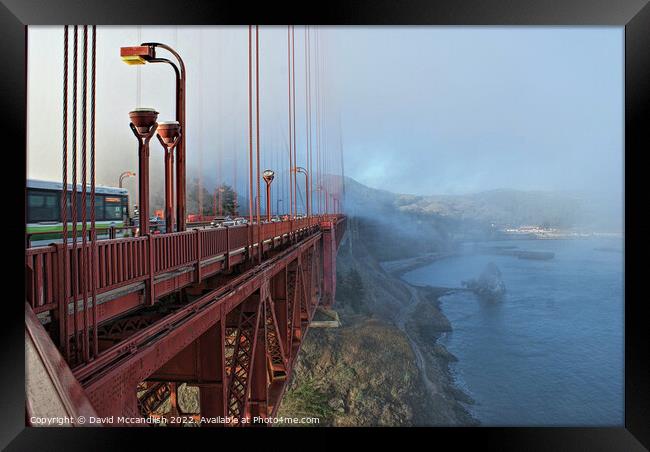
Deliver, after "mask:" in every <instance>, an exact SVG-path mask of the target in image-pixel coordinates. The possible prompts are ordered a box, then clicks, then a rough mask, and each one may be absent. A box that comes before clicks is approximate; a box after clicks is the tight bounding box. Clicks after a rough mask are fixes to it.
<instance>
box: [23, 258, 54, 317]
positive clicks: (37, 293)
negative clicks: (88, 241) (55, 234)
mask: <svg viewBox="0 0 650 452" xmlns="http://www.w3.org/2000/svg"><path fill="white" fill-rule="evenodd" d="M57 259H58V255H57V249H56V247H55V246H44V247H38V248H29V249H27V250H26V252H25V298H26V299H27V302H28V303H29V305H30V306H31V307H32V309H33V310H34V311H35V312H41V311H43V310H47V309H48V307H49V308H53V307H55V306H56V302H57V294H58V290H59V273H58V272H59V269H60V268H61V267H60V265H57Z"/></svg>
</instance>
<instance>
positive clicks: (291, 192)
mask: <svg viewBox="0 0 650 452" xmlns="http://www.w3.org/2000/svg"><path fill="white" fill-rule="evenodd" d="M287 68H288V69H287V73H288V76H289V77H288V80H289V85H288V86H289V88H288V90H289V97H288V99H289V173H288V176H289V218H292V217H293V184H292V183H291V181H292V179H291V170H292V168H293V149H292V146H291V143H292V140H293V134H292V132H291V130H292V127H291V25H287Z"/></svg>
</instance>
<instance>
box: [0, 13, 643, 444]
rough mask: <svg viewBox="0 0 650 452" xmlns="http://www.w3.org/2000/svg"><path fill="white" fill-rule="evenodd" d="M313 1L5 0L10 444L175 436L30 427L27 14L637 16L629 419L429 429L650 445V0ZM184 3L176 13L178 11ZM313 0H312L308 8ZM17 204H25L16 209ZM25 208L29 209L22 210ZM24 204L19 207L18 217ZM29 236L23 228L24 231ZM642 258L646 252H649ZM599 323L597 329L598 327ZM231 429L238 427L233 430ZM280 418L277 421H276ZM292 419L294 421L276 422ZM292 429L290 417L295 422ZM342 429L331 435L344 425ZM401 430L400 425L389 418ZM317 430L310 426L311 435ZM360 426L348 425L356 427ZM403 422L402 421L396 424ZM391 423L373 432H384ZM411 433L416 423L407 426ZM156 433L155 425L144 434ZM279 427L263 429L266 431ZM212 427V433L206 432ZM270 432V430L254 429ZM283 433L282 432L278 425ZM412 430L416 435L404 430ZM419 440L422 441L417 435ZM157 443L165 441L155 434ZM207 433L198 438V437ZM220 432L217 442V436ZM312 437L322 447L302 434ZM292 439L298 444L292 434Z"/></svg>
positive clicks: (208, 19) (629, 168) (133, 19)
mask: <svg viewBox="0 0 650 452" xmlns="http://www.w3.org/2000/svg"><path fill="white" fill-rule="evenodd" d="M306 6H307V3H302V4H300V6H293V7H292V6H291V4H289V3H287V4H286V5H284V4H279V3H278V2H265V3H263V4H260V5H256V6H251V5H249V4H247V3H243V2H234V1H229V2H226V1H200V2H198V1H195V2H191V3H189V2H188V4H186V5H184V7H182V8H178V7H177V2H173V1H170V0H158V1H156V2H152V1H149V0H145V1H140V2H138V3H131V2H115V1H110V2H109V1H107V0H87V1H83V2H81V1H79V0H49V1H46V0H2V3H0V47H1V48H2V52H3V62H2V64H0V87H1V88H0V98H1V99H2V103H3V108H2V109H0V116H1V119H0V124H1V125H2V130H3V133H2V136H3V138H4V140H3V142H5V143H7V138H9V140H8V142H9V143H13V144H12V145H11V146H8V145H7V144H5V146H4V154H3V157H4V160H5V165H6V166H5V170H4V171H3V179H2V180H3V182H4V184H3V185H4V188H5V189H6V190H7V191H8V193H6V195H5V196H7V198H6V199H7V200H9V203H10V205H11V208H10V210H9V211H8V212H6V215H7V216H6V217H5V220H6V221H5V222H4V225H5V228H9V229H10V230H9V231H8V233H6V234H7V235H5V238H9V240H4V244H5V245H4V246H5V247H8V251H11V252H10V253H3V254H4V255H5V259H3V260H4V262H5V263H6V264H7V265H4V266H3V267H4V268H5V269H7V268H8V269H11V271H12V273H13V272H15V273H16V274H15V276H14V275H9V277H8V278H7V279H6V280H5V281H4V285H5V287H6V288H8V289H9V290H7V291H5V292H6V295H5V297H4V301H3V303H2V311H1V312H2V314H1V317H0V318H1V319H2V328H0V335H1V338H2V340H1V342H0V356H1V360H2V361H1V362H2V366H1V367H0V369H2V371H1V372H0V375H1V377H0V378H1V380H0V381H1V382H2V384H1V385H0V387H1V388H2V398H1V399H0V400H2V404H1V405H2V409H1V410H0V416H1V417H2V419H1V422H0V447H3V448H5V447H6V448H7V450H35V451H36V450H38V451H41V450H62V449H65V450H77V449H78V450H91V449H92V450H101V449H110V450H114V449H118V448H123V447H124V445H125V444H126V443H129V444H130V441H132V440H133V439H134V438H135V437H139V438H141V439H142V438H145V441H147V442H150V441H155V440H163V441H168V440H169V434H168V433H167V434H163V433H159V432H156V434H151V433H147V434H143V433H142V432H143V430H142V429H136V430H133V429H131V430H130V431H128V432H125V431H124V430H123V429H102V430H101V431H100V430H99V429H81V431H72V430H71V429H64V428H32V429H28V428H25V394H24V365H23V364H24V354H23V353H24V345H23V343H24V342H23V341H24V333H23V332H22V331H24V330H23V326H22V325H23V316H24V307H23V304H22V303H20V301H19V299H20V298H21V297H22V294H23V293H24V289H23V287H22V286H21V285H20V284H10V282H11V281H13V282H16V281H20V280H21V278H24V276H23V269H22V267H20V266H19V265H18V264H17V262H19V261H20V260H22V259H23V258H24V257H23V256H24V246H23V242H22V237H23V234H24V231H23V230H22V229H23V228H24V226H23V218H24V189H23V188H22V185H21V184H22V183H23V182H24V180H25V175H26V156H25V153H26V144H27V143H26V136H27V134H26V89H27V88H26V83H27V77H26V75H27V67H26V60H27V57H26V51H27V32H26V29H27V28H26V26H27V25H60V24H64V23H67V24H75V23H76V24H97V25H112V24H115V25H117V24H121V25H170V24H173V25H189V24H195V25H219V24H225V23H229V24H245V23H250V22H257V23H262V24H286V23H296V24H304V23H310V24H323V25H328V24H350V25H361V24H363V25H365V24H380V25H388V24H399V25H402V24H403V25H551V26H569V25H613V26H621V27H625V193H626V205H627V207H629V208H626V209H625V225H626V226H625V277H626V278H625V301H626V303H625V427H624V428H559V427H558V428H475V429H466V428H439V429H436V430H435V431H433V432H427V433H425V438H424V439H425V440H426V438H429V440H433V439H435V442H436V443H439V442H440V443H439V444H442V443H441V441H442V440H443V439H442V438H443V437H444V439H445V440H451V441H452V444H454V446H455V447H462V445H463V443H466V442H467V441H472V442H478V444H480V445H481V446H482V447H483V446H484V447H486V448H487V446H495V448H497V449H499V450H627V451H633V450H647V448H649V447H650V404H649V403H648V402H649V397H648V392H649V391H648V389H649V388H650V379H649V378H648V377H649V373H650V369H649V366H648V358H649V357H650V347H649V344H650V338H649V335H648V330H649V328H647V327H646V322H647V320H646V318H645V316H643V307H644V304H645V303H646V302H647V301H646V300H647V297H645V296H643V295H644V292H643V291H642V290H643V283H642V280H641V276H640V275H639V273H640V272H641V271H643V268H641V266H637V265H635V262H636V261H637V259H635V258H638V257H641V256H642V255H643V253H645V249H646V248H645V247H644V246H641V245H642V243H644V238H643V222H642V217H641V215H642V214H643V213H644V212H643V210H644V209H643V207H645V206H644V204H642V203H636V202H634V201H632V199H633V198H632V195H633V193H634V191H635V190H641V191H642V190H643V185H642V184H641V183H640V182H642V181H643V175H642V171H643V165H642V164H641V159H642V157H643V155H644V152H647V151H648V150H650V140H649V139H648V136H649V135H650V132H649V131H648V126H647V119H648V116H649V115H648V112H649V105H650V95H649V93H650V5H648V0H564V1H561V0H519V1H517V2H512V1H505V0H501V1H499V0H471V1H469V0H457V1H445V2H431V1H427V0H411V1H408V2H405V1H399V2H397V1H390V0H363V1H359V0H348V1H345V0H338V1H333V0H330V1H328V2H326V3H325V2H324V3H322V4H321V5H320V7H316V8H313V6H314V5H312V7H310V8H307V7H306ZM172 10H173V11H174V13H173V14H170V13H169V12H170V11H172ZM308 11H309V12H308ZM16 212H17V213H16ZM21 214H22V217H21V216H20V215H21ZM14 215H17V216H18V219H15V218H14ZM19 237H20V238H19ZM639 262H640V261H639ZM597 327H598V326H595V327H594V334H598V331H597ZM226 430H227V432H226ZM231 430H233V429H225V430H221V431H220V432H219V433H218V436H217V435H216V434H215V435H212V436H211V437H210V439H211V440H214V441H217V438H219V439H221V438H226V437H228V438H232V437H233V435H234V434H237V435H238V436H241V435H242V434H247V433H246V432H232V431H231ZM267 430H268V429H267ZM271 430H283V429H271ZM287 430H291V429H285V431H287ZM341 430H342V429H330V430H328V432H327V434H328V435H334V436H332V438H335V437H336V436H337V435H338V434H340V433H343V432H342V431H341ZM388 430H389V431H390V429H388ZM312 431H313V430H312V429H310V435H309V436H311V435H312V434H314V433H311V432H312ZM347 431H349V430H346V432H347ZM393 432H394V430H393ZM385 433H387V431H386V430H382V431H376V432H374V433H373V435H375V436H377V435H379V437H380V438H381V437H382V436H383V435H384V434H385ZM399 433H400V434H401V433H403V434H404V435H410V434H411V431H409V432H402V431H401V430H400V431H399ZM143 435H144V436H143ZM267 435H269V433H265V434H263V435H261V436H264V437H266V436H267ZM201 436H202V437H203V438H202V439H205V433H203V434H201ZM249 436H250V437H252V436H259V435H251V434H249ZM273 436H277V435H276V434H275V433H274V434H273ZM404 438H406V437H404ZM408 442H409V443H410V441H408ZM152 444H153V443H152ZM196 444H198V443H196ZM217 444H218V442H216V443H215V446H216V445H217ZM302 444H303V445H302V446H296V447H310V446H309V445H305V444H304V443H302ZM285 447H290V446H285Z"/></svg>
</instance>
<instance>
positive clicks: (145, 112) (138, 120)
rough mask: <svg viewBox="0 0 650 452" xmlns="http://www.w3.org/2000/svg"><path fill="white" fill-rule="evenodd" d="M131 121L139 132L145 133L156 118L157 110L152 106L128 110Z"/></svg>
mask: <svg viewBox="0 0 650 452" xmlns="http://www.w3.org/2000/svg"><path fill="white" fill-rule="evenodd" d="M129 118H130V119H131V122H132V123H133V125H134V126H135V128H136V129H137V130H138V132H139V133H143V134H144V133H147V132H149V129H151V126H153V125H154V123H155V122H156V119H158V112H157V111H156V110H155V109H153V108H136V109H134V110H133V111H130V112H129Z"/></svg>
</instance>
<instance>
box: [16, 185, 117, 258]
mask: <svg viewBox="0 0 650 452" xmlns="http://www.w3.org/2000/svg"><path fill="white" fill-rule="evenodd" d="M61 188H62V184H61V182H50V181H42V180H34V179H28V180H27V185H26V187H25V190H26V195H27V205H26V219H25V220H26V234H27V235H28V236H29V235H30V234H34V233H38V234H37V235H35V236H34V237H33V240H32V244H33V245H35V244H36V242H42V241H47V242H48V243H51V242H53V241H59V240H60V239H61V235H62V232H63V228H62V226H63V223H62V222H61ZM81 191H82V189H81V184H77V230H78V231H79V232H78V233H79V234H80V231H81V228H82V226H83V225H82V223H81V214H82V206H81ZM71 197H72V184H68V212H67V220H68V231H69V233H70V232H71V231H72V208H71V205H72V200H71ZM86 200H87V201H86V202H87V209H86V227H87V228H88V229H90V186H88V187H87V188H86ZM128 217H129V192H128V190H127V189H126V188H115V187H103V186H96V187H95V228H96V229H97V235H98V236H99V235H107V234H108V228H110V227H111V226H113V227H123V226H125V225H126V223H127V222H128ZM48 233H51V234H48ZM53 239H54V240H53ZM57 239H58V240H57Z"/></svg>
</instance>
